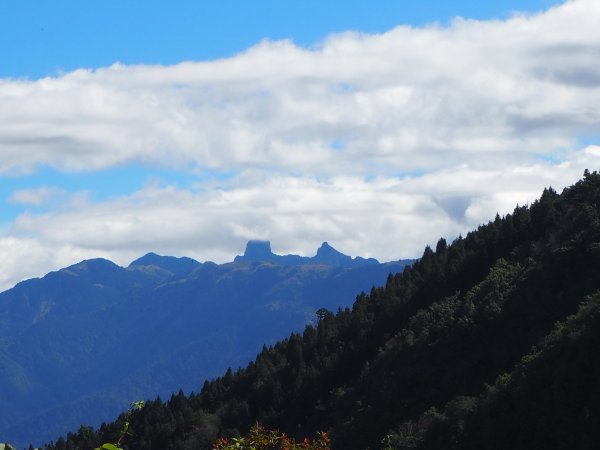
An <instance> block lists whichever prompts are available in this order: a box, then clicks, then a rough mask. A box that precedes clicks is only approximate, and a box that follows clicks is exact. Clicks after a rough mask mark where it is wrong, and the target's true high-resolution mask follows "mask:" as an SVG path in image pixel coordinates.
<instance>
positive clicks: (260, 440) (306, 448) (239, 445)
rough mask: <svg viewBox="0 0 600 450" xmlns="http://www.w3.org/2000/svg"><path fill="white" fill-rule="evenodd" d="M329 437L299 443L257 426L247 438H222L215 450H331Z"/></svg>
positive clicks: (282, 434)
mask: <svg viewBox="0 0 600 450" xmlns="http://www.w3.org/2000/svg"><path fill="white" fill-rule="evenodd" d="M329 444H330V441H329V436H328V435H327V433H325V432H319V433H317V438H316V439H315V440H312V441H311V440H310V439H308V438H304V439H303V440H302V442H300V443H297V442H296V441H295V440H294V439H292V438H291V437H289V436H288V435H286V434H285V433H280V432H279V431H275V430H267V429H266V428H264V427H263V426H261V425H259V424H256V425H254V426H253V427H252V428H250V431H249V432H248V434H247V435H246V436H243V437H240V438H231V439H228V438H220V439H219V440H218V441H217V442H216V443H215V445H214V446H213V450H329Z"/></svg>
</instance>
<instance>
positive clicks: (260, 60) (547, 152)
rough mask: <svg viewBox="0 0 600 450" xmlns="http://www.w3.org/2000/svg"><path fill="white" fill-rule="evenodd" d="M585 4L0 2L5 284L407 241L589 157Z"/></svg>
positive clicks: (597, 78) (473, 219)
mask: <svg viewBox="0 0 600 450" xmlns="http://www.w3.org/2000/svg"><path fill="white" fill-rule="evenodd" d="M598 23H600V2H598V1H597V0H572V1H567V2H561V1H549V0H530V1H511V0H507V1H488V2H481V1H466V0H464V1H453V2H448V1H446V0H424V1H419V2H408V1H398V0H395V1H391V0H390V1H386V0H375V1H370V2H364V1H356V0H346V1H343V2H342V1H333V0H331V1H324V0H321V1H313V0H303V1H287V2H281V1H254V2H245V1H244V2H242V1H233V0H222V1H220V2H196V1H184V0H174V1H170V2H163V1H157V0H145V1H143V2H142V1H133V0H132V1H127V2H123V1H121V0H119V1H116V0H103V1H96V0H89V1H86V2H81V1H75V0H53V1H46V0H36V1H33V0H20V1H15V0H3V1H2V2H0V261H2V263H1V265H0V268H1V269H2V270H0V289H7V288H9V287H11V286H13V285H14V284H15V283H17V282H19V281H20V280H23V279H27V278H31V277H39V276H43V275H44V274H45V273H47V272H49V271H51V270H57V269H59V268H61V267H65V266H68V265H70V264H73V263H76V262H78V261H81V260H83V259H87V258H95V257H103V258H108V259H111V260H112V261H115V262H116V263H118V264H120V265H123V266H126V265H128V264H129V262H131V261H132V260H133V259H135V258H137V257H139V256H141V255H143V254H145V253H147V252H149V251H154V252H157V253H160V254H165V255H174V256H184V255H185V256H190V257H193V258H196V259H197V260H199V261H208V260H211V261H215V262H219V263H222V262H227V261H231V260H232V259H233V257H234V256H235V255H236V254H240V253H242V252H243V249H244V246H245V243H246V241H248V240H250V239H265V240H270V241H271V244H272V248H273V250H274V251H275V252H277V253H279V254H287V253H296V254H301V255H307V256H311V255H314V254H315V252H316V249H317V247H318V246H319V245H320V243H321V242H323V241H328V242H329V243H330V244H331V245H332V246H334V247H335V248H337V249H338V250H340V251H342V252H344V253H346V254H350V255H352V256H358V255H360V256H363V257H375V258H378V259H379V260H380V261H389V260H396V259H400V258H411V257H418V256H420V254H421V253H422V251H423V249H424V247H425V246H426V245H435V243H436V242H437V240H438V239H439V238H440V237H444V238H446V239H447V240H449V241H452V240H453V239H455V238H456V237H457V236H459V235H460V234H463V235H464V234H466V233H467V232H469V231H470V230H472V229H474V228H476V227H477V226H478V225H480V224H483V223H486V222H487V221H489V220H491V219H493V218H494V216H495V215H496V213H499V214H501V215H504V214H507V213H510V212H511V211H512V210H513V208H514V207H515V206H516V205H517V204H520V205H523V204H529V203H531V202H532V201H534V200H535V199H536V198H537V197H539V195H540V193H541V191H542V190H543V189H544V187H547V186H552V187H554V188H555V189H556V190H558V191H560V190H562V189H563V188H564V187H566V186H569V185H571V184H573V183H574V182H576V181H577V180H578V179H579V178H581V176H582V174H583V171H584V169H586V168H588V169H590V170H595V169H597V167H598V162H599V161H600V136H599V135H600V132H599V131H598V130H600V127H599V125H600V64H598V61H599V60H600V27H598V26H597V24H598Z"/></svg>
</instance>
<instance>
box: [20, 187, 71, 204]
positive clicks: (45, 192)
mask: <svg viewBox="0 0 600 450" xmlns="http://www.w3.org/2000/svg"><path fill="white" fill-rule="evenodd" d="M64 194H65V192H64V191H63V190H62V189H58V188H52V187H47V186H44V187H40V188H35V189H20V190H18V191H15V192H13V193H12V194H11V195H10V196H9V197H8V202H9V203H16V204H21V205H31V206H41V205H43V204H44V203H46V202H48V200H50V199H51V198H52V197H56V196H59V195H64Z"/></svg>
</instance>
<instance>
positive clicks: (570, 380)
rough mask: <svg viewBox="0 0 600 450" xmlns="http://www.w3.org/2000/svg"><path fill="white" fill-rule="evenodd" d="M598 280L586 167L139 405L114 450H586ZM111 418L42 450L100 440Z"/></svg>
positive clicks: (598, 339)
mask: <svg viewBox="0 0 600 450" xmlns="http://www.w3.org/2000/svg"><path fill="white" fill-rule="evenodd" d="M390 245H393V243H390ZM599 273H600V174H598V173H597V172H592V173H590V172H589V171H587V170H586V172H585V173H584V178H583V179H582V180H580V181H579V182H577V183H576V184H574V185H573V186H570V187H568V188H566V189H564V190H563V191H562V193H560V194H558V193H557V192H555V191H554V190H553V189H551V188H547V189H545V190H544V192H543V193H542V195H541V197H540V198H539V199H538V200H536V201H535V202H533V203H532V204H531V205H527V206H517V207H516V208H515V210H514V211H513V213H511V214H507V215H506V216H504V217H500V216H499V215H496V217H495V218H494V219H493V220H491V221H490V222H489V223H487V224H485V225H481V226H480V227H478V229H476V230H473V231H472V232H470V233H468V234H467V235H466V236H465V237H458V238H457V239H455V240H454V241H453V242H451V243H450V244H448V243H447V242H446V240H444V239H440V240H439V241H438V243H437V245H436V246H435V248H430V247H426V248H425V250H424V252H423V255H422V257H421V258H420V259H419V260H418V261H417V262H416V263H414V264H413V265H412V266H409V267H406V268H405V269H404V271H402V272H401V273H398V274H396V275H393V276H390V277H388V279H387V281H386V283H385V285H384V286H382V287H380V288H374V289H372V290H371V291H370V292H369V293H367V294H362V295H359V296H358V297H357V298H356V301H355V302H354V303H353V304H352V306H351V307H347V308H340V309H338V310H337V311H334V312H332V311H328V310H323V309H322V310H320V311H319V312H318V320H317V321H316V322H315V323H312V324H308V325H307V326H306V327H305V328H304V331H303V332H301V333H296V332H294V333H291V334H289V335H288V336H287V337H286V338H285V339H282V340H280V341H278V342H277V343H275V344H274V345H268V346H265V347H264V348H263V350H262V351H261V352H260V353H259V355H258V356H257V357H256V358H255V360H254V361H252V362H251V363H249V364H248V365H247V366H245V367H243V368H240V369H238V370H231V369H229V370H227V371H226V372H224V373H223V374H222V375H221V376H220V377H218V378H216V379H213V380H212V381H206V382H205V383H204V385H203V387H202V389H201V390H200V391H199V392H198V393H192V394H189V395H186V394H184V393H183V392H179V393H178V394H176V395H172V396H171V397H170V398H169V399H168V400H167V401H163V400H162V399H155V400H151V401H149V402H148V403H147V404H146V406H144V407H143V408H142V409H141V410H139V411H137V412H134V413H132V414H131V416H130V417H129V418H128V423H129V430H130V431H131V435H128V436H127V439H125V441H124V444H123V448H126V449H128V450H142V449H143V450H183V449H210V448H212V445H213V444H214V442H215V441H216V440H217V438H222V439H231V438H233V437H236V436H240V435H242V436H243V435H246V433H247V432H248V430H249V429H250V427H252V426H253V425H254V424H256V423H257V422H258V423H260V424H261V425H263V426H265V427H267V429H270V430H276V429H277V430H280V431H281V432H285V433H286V434H287V435H288V436H290V437H292V438H295V439H297V441H298V442H302V439H303V438H304V437H310V436H314V435H315V433H316V432H317V431H318V430H321V431H325V432H327V433H328V435H329V436H330V438H331V449H332V450H365V449H371V450H375V449H381V450H390V449H436V450H437V449H440V450H446V449H448V450H450V449H466V450H471V449H472V450H475V449H477V450H481V449H484V450H485V449H489V450H492V449H494V450H495V449H498V450H499V449H511V450H526V449H527V450H530V449H545V450H548V449H556V450H558V449H561V450H564V449H578V450H593V449H596V448H598V443H599V442H600V426H599V425H600V383H599V382H598V380H600V359H599V358H598V349H600V277H599V276H598V274H599ZM327 298H328V294H324V295H323V296H321V302H322V304H324V302H325V300H326V299H327ZM187 351H188V354H194V353H196V352H202V351H203V349H202V347H201V346H200V345H198V344H196V343H194V345H192V346H190V347H189V348H188V349H187ZM124 420H125V416H120V417H117V418H115V420H114V421H113V422H111V423H106V424H103V425H102V426H100V427H99V428H97V429H93V428H90V427H81V428H80V429H79V430H77V431H75V430H74V431H73V432H72V433H70V434H69V435H67V436H65V437H61V438H59V439H58V440H56V441H55V442H54V443H52V444H49V445H47V446H46V447H45V449H46V450H66V449H72V448H78V449H87V448H94V447H95V446H98V445H99V444H100V443H102V442H115V440H116V437H117V436H118V435H119V431H120V430H121V429H122V426H123V422H124ZM230 442H231V441H230Z"/></svg>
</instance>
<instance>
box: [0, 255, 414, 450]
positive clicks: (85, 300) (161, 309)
mask: <svg viewBox="0 0 600 450" xmlns="http://www.w3.org/2000/svg"><path fill="white" fill-rule="evenodd" d="M338 253H339V252H338ZM340 254H341V253H340ZM293 256H295V255H293ZM344 256H345V255H344ZM297 258H303V257H297ZM347 258H350V257H347ZM296 262H297V263H296V264H293V265H281V264H278V263H277V262H276V261H238V262H235V261H232V262H229V263H225V264H220V265H219V264H215V263H212V262H204V263H200V262H198V261H195V260H193V259H192V258H186V257H183V258H176V257H169V256H161V255H158V254H156V253H147V254H146V255H144V256H142V257H140V258H137V259H136V260H134V261H132V262H131V263H130V264H129V265H128V266H127V267H121V266H119V265H117V264H115V263H113V262H111V261H109V260H106V259H102V258H93V259H88V260H84V261H81V262H78V263H76V264H72V265H70V266H68V267H65V268H63V269H60V270H57V271H54V272H50V273H48V274H46V275H45V276H43V277H41V278H35V279H31V280H26V281H24V282H21V283H18V284H17V285H16V286H15V287H13V288H12V289H9V290H7V291H4V292H2V293H0V332H1V334H0V335H2V336H6V337H5V338H3V339H0V399H2V401H3V404H4V405H5V406H6V407H10V408H11V410H12V414H11V415H10V416H2V417H0V435H2V436H3V438H4V437H6V439H7V440H10V441H12V442H13V443H17V444H18V445H19V446H20V445H21V444H23V445H26V444H27V442H25V441H24V439H26V438H31V437H32V436H31V430H43V432H44V434H40V435H38V437H37V438H35V436H33V437H34V439H35V440H36V441H42V440H48V439H51V438H52V437H53V436H56V435H58V434H60V433H61V431H60V430H63V431H62V432H64V430H67V429H69V428H71V427H73V426H78V425H79V424H80V423H96V424H97V423H99V422H100V421H102V420H108V419H109V418H110V417H111V416H112V415H113V414H115V413H116V412H118V411H119V410H120V409H121V408H122V406H123V405H126V404H127V403H128V401H131V400H135V399H136V398H139V397H148V396H150V397H151V396H155V395H162V396H168V395H170V393H171V392H172V391H173V390H177V389H179V388H184V389H185V390H186V391H191V390H197V389H199V387H200V383H201V381H202V379H205V378H211V377H214V376H216V375H218V374H219V373H220V372H221V371H222V370H225V369H226V368H227V367H229V366H234V367H235V366H241V365H243V364H246V363H247V361H249V360H251V359H252V358H253V357H254V356H255V355H256V353H257V352H258V351H260V348H261V346H262V345H263V344H264V343H270V342H274V341H275V340H276V339H279V338H282V337H284V336H285V335H287V334H288V333H289V332H290V331H291V330H294V329H296V330H299V329H302V327H304V326H305V325H306V323H310V322H311V321H312V320H314V317H315V315H314V314H315V312H316V310H317V309H319V308H320V307H322V306H326V307H329V308H332V309H336V308H338V307H340V306H344V305H347V304H348V303H349V302H351V301H352V299H353V298H355V296H356V295H357V294H358V293H360V292H361V291H364V290H369V289H370V288H371V287H372V286H373V285H375V284H377V285H380V284H383V283H384V282H385V280H386V278H387V276H388V275H389V273H390V272H397V271H399V270H402V268H403V267H404V266H405V265H406V264H409V263H412V261H400V262H390V263H384V264H371V265H367V266H357V267H340V266H334V265H331V264H329V265H328V264H323V263H315V262H314V260H312V259H311V258H304V259H297V260H296ZM298 262H299V263H298ZM323 295H326V296H327V298H326V299H325V300H324V301H321V300H320V299H321V297H322V296H323ZM190 349H195V352H190ZM78 399H79V400H78ZM94 401H97V402H98V404H99V405H103V406H102V407H99V408H98V409H97V411H91V412H92V414H90V412H89V408H88V407H87V406H86V405H90V404H93V402H94ZM33 403H35V404H36V405H37V407H36V409H35V412H32V411H30V410H29V409H28V408H27V407H26V405H28V404H33ZM40 423H44V426H40Z"/></svg>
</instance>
